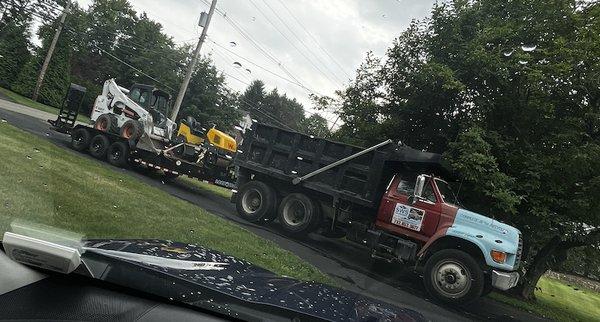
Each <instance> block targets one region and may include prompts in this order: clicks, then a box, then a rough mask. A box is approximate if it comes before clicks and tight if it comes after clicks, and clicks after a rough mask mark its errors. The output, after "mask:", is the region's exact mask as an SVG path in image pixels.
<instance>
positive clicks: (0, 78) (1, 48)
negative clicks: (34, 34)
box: [0, 20, 31, 87]
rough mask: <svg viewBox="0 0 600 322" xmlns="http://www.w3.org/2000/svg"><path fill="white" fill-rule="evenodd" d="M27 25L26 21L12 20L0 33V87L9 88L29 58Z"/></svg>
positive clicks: (28, 23)
mask: <svg viewBox="0 0 600 322" xmlns="http://www.w3.org/2000/svg"><path fill="white" fill-rule="evenodd" d="M29 25H30V22H29V21H28V20H25V21H14V20H13V21H11V22H9V23H7V24H6V25H4V27H3V28H2V31H1V32H0V86H3V87H10V86H11V85H12V84H13V83H14V81H15V80H16V78H17V75H18V74H19V72H20V70H21V69H22V68H23V67H24V66H25V64H26V63H27V61H28V60H29V58H30V56H31V54H30V52H29V46H30V43H29V36H30V35H29Z"/></svg>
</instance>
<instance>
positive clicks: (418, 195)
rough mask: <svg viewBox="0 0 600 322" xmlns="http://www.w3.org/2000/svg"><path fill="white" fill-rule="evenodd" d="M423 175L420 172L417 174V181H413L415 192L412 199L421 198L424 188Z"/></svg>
mask: <svg viewBox="0 0 600 322" xmlns="http://www.w3.org/2000/svg"><path fill="white" fill-rule="evenodd" d="M425 179H426V177H425V175H424V174H421V175H419V176H417V181H416V182H415V194H414V196H415V197H414V200H415V201H416V200H417V199H422V198H423V188H425Z"/></svg>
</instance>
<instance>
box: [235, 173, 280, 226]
mask: <svg viewBox="0 0 600 322" xmlns="http://www.w3.org/2000/svg"><path fill="white" fill-rule="evenodd" d="M235 206H236V209H237V212H238V214H239V215H240V217H242V218H244V219H246V220H247V221H249V222H264V221H271V220H273V219H274V218H275V214H276V211H275V209H276V207H277V195H276V194H275V191H274V190H273V188H271V187H269V186H268V185H267V184H266V183H264V182H261V181H250V182H248V183H246V184H244V185H243V186H242V187H241V188H240V192H239V194H238V197H237V200H236V203H235Z"/></svg>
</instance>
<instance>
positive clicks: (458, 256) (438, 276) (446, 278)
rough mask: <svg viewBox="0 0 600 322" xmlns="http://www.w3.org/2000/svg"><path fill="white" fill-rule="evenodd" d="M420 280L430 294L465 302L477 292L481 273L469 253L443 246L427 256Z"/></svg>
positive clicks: (441, 299)
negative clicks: (443, 247) (421, 279)
mask: <svg viewBox="0 0 600 322" xmlns="http://www.w3.org/2000/svg"><path fill="white" fill-rule="evenodd" d="M423 282H424V284H425V289H426V290H427V292H429V294H430V295H431V296H433V297H434V298H436V299H438V300H440V301H443V302H446V303H451V304H466V303H469V302H471V301H473V300H475V299H477V298H479V297H480V296H481V294H482V292H483V287H484V275H483V271H482V270H481V268H480V267H479V264H478V263H477V261H476V260H475V259H474V258H473V257H472V256H471V255H469V254H467V253H465V252H463V251H460V250H457V249H443V250H440V251H438V252H436V253H434V254H433V255H432V256H431V257H430V258H429V259H428V260H427V263H426V264H425V271H424V274H423Z"/></svg>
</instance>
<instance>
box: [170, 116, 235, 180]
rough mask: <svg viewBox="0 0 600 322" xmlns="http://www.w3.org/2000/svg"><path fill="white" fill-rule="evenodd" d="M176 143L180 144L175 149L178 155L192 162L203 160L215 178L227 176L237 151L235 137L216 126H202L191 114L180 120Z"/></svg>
mask: <svg viewBox="0 0 600 322" xmlns="http://www.w3.org/2000/svg"><path fill="white" fill-rule="evenodd" d="M182 143H185V144H182ZM175 144H177V145H179V146H178V147H177V148H176V149H175V150H174V152H175V154H176V155H177V156H178V157H180V158H182V159H185V160H187V161H190V162H198V161H200V162H202V163H203V165H204V166H205V167H206V168H208V169H209V170H210V171H211V172H212V175H213V176H214V177H215V178H219V177H222V176H227V171H228V169H229V166H230V165H231V162H232V161H233V157H234V156H235V153H236V152H237V143H236V141H235V139H234V138H232V137H231V136H229V135H228V134H227V133H224V132H222V131H219V130H217V129H216V128H214V127H212V128H209V129H207V128H204V127H202V126H201V125H200V124H199V123H198V122H197V121H196V120H195V119H194V118H193V117H191V116H188V117H186V118H184V119H182V120H181V121H180V123H179V128H178V130H177V136H176V138H175Z"/></svg>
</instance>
